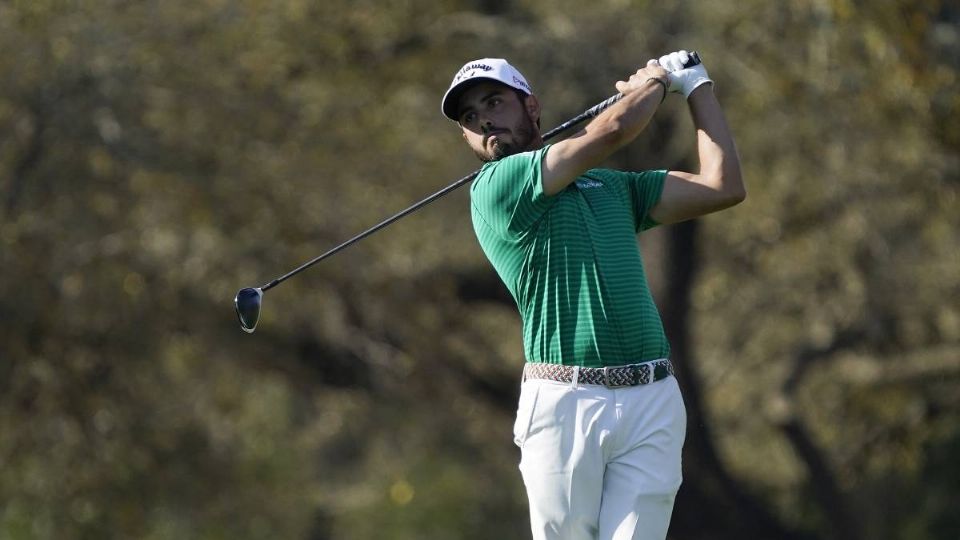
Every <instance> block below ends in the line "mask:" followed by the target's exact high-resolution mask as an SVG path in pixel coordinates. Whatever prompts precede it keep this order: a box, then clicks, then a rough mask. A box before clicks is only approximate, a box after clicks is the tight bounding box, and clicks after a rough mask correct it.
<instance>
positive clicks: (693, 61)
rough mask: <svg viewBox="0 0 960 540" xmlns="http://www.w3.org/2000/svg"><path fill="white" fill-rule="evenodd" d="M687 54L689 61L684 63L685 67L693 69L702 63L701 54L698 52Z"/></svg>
mask: <svg viewBox="0 0 960 540" xmlns="http://www.w3.org/2000/svg"><path fill="white" fill-rule="evenodd" d="M687 54H688V55H689V57H688V58H687V61H686V62H684V63H683V67H685V68H691V67H693V66H695V65H697V64H699V63H700V53H698V52H697V51H690V52H688V53H687Z"/></svg>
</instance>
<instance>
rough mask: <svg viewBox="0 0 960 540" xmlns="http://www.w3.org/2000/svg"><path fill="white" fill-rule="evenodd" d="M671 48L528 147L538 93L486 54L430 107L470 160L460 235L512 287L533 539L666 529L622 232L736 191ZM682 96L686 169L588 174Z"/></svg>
mask: <svg viewBox="0 0 960 540" xmlns="http://www.w3.org/2000/svg"><path fill="white" fill-rule="evenodd" d="M687 58H688V54H687V53H686V52H685V51H679V52H676V53H671V54H669V55H666V56H663V57H661V58H660V60H659V61H658V60H650V61H649V62H648V63H647V65H646V66H645V67H643V68H641V69H639V70H637V72H636V73H634V74H633V75H631V76H630V77H629V79H628V80H626V81H619V82H617V83H616V89H617V90H618V91H619V92H621V93H622V94H623V99H621V100H620V101H619V102H618V103H616V104H614V105H612V106H610V107H609V108H608V109H607V110H606V111H604V112H603V113H602V114H600V115H598V116H597V117H596V118H595V119H594V120H593V121H592V122H591V123H590V124H589V125H587V127H585V128H584V129H582V130H581V131H579V132H578V133H576V134H574V135H573V136H571V137H569V138H567V139H565V140H563V141H561V142H558V143H555V144H551V145H544V142H543V139H542V137H541V134H540V129H539V124H540V102H539V101H538V100H537V98H536V97H535V96H534V95H533V90H532V89H531V88H530V85H529V84H528V83H527V81H526V79H525V78H524V77H523V75H521V74H520V72H519V71H517V70H516V69H514V68H513V67H512V66H511V65H510V64H508V63H507V62H506V61H505V60H502V59H492V58H485V59H481V60H476V61H473V62H468V63H467V64H466V65H464V67H463V68H462V69H461V70H460V71H459V72H458V73H457V74H456V76H455V77H454V79H453V82H452V83H451V85H450V88H449V90H448V91H447V93H446V95H444V98H443V102H442V106H441V108H442V110H443V113H444V115H446V116H447V117H448V118H450V119H452V120H454V121H456V122H458V123H459V125H460V128H461V132H462V135H463V138H464V140H466V142H467V144H468V145H469V146H470V148H472V149H473V151H474V152H475V153H476V155H477V157H479V158H480V159H481V160H482V161H484V162H485V164H484V166H483V168H482V169H481V171H480V173H479V175H478V176H477V178H476V180H474V183H473V186H472V188H471V213H472V217H473V224H474V230H475V231H476V234H477V239H478V240H479V242H480V245H481V247H482V248H483V250H484V253H485V254H486V255H487V258H488V259H489V260H490V262H491V263H492V264H493V266H494V268H495V269H496V271H497V273H498V274H499V275H500V278H501V279H502V280H503V282H504V283H505V284H506V286H507V288H508V289H509V290H510V293H511V294H512V295H513V298H514V300H515V301H516V303H517V307H518V309H519V310H520V315H521V318H522V320H523V343H524V353H525V356H526V361H527V363H526V365H525V366H524V377H523V383H522V384H521V394H520V403H519V406H518V410H517V419H516V423H515V424H514V437H515V439H514V440H515V442H516V443H517V445H518V446H519V447H520V448H521V460H520V470H521V472H522V474H523V480H524V484H525V485H526V489H527V495H528V498H529V501H530V521H531V527H532V530H533V537H534V538H536V539H563V540H579V539H597V538H599V539H617V540H620V539H627V538H633V539H658V540H662V539H663V538H665V537H666V534H667V527H668V525H669V522H670V515H671V512H672V511H673V501H674V497H675V495H676V492H677V490H678V489H679V487H680V482H681V467H680V452H681V447H682V446H683V440H684V437H685V434H686V413H685V411H684V406H683V400H682V397H681V396H680V391H679V387H678V386H677V383H676V380H675V379H674V378H673V377H672V374H673V367H672V365H671V364H670V361H669V354H670V346H669V344H668V343H667V340H666V337H665V335H664V332H663V325H662V323H661V321H660V316H659V313H658V312H657V308H656V306H655V305H654V303H653V299H652V298H651V296H650V292H649V287H648V285H647V282H646V276H645V275H644V270H643V263H642V260H641V257H640V250H639V247H638V243H637V238H636V234H637V233H639V232H640V231H643V230H646V229H649V228H650V227H653V226H655V225H657V224H667V223H675V222H678V221H683V220H687V219H691V218H695V217H697V216H701V215H704V214H707V213H710V212H714V211H717V210H721V209H723V208H727V207H730V206H733V205H735V204H737V203H739V202H740V201H742V200H743V199H744V198H745V196H746V194H745V190H744V185H743V181H742V179H741V175H740V164H739V160H738V158H737V153H736V149H735V147H734V143H733V138H732V136H731V134H730V131H729V129H728V127H727V124H726V121H725V120H724V117H723V114H722V112H721V109H720V106H719V104H718V102H717V100H716V97H715V96H714V94H713V89H712V81H711V80H710V79H709V77H708V76H707V72H706V69H705V68H704V67H703V65H702V64H701V65H698V66H695V67H692V68H688V69H685V68H684V67H683V64H684V63H685V62H686V60H687ZM668 91H669V92H677V93H681V94H683V95H684V96H685V97H686V98H687V102H688V104H689V107H690V111H691V114H692V117H693V122H694V124H695V126H696V128H697V143H698V153H699V160H700V170H699V172H696V173H692V172H681V171H644V172H638V173H633V172H621V171H614V170H608V169H597V168H595V167H597V166H598V165H600V164H601V163H602V162H603V160H604V159H605V158H607V157H608V156H609V155H610V154H612V153H613V152H614V151H615V150H617V149H619V148H621V147H623V146H625V145H627V144H628V143H630V142H631V141H632V140H633V139H634V138H636V137H637V135H638V134H639V133H640V132H641V131H642V130H643V129H644V127H645V126H646V125H647V123H648V121H649V120H650V118H651V117H652V116H653V114H654V112H656V110H657V107H658V106H659V105H660V103H661V102H662V100H663V99H664V98H665V97H666V95H667V92H668Z"/></svg>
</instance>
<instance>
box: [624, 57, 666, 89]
mask: <svg viewBox="0 0 960 540" xmlns="http://www.w3.org/2000/svg"><path fill="white" fill-rule="evenodd" d="M668 75H669V74H668V73H667V70H666V69H664V68H663V67H662V66H660V64H658V63H657V61H656V60H650V61H649V62H647V66H646V67H643V68H640V69H638V70H637V72H636V73H634V74H633V75H631V76H630V79H629V80H627V81H617V84H616V86H617V91H618V92H620V93H621V94H624V95H626V94H629V93H630V92H633V91H635V90H639V89H640V88H644V87H646V86H647V85H649V84H651V83H650V82H648V81H650V79H656V80H657V81H659V82H660V83H663V88H664V90H666V88H667V87H668V86H669V85H670V82H669V79H668ZM653 84H656V83H653Z"/></svg>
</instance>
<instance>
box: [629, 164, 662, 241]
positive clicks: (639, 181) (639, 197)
mask: <svg viewBox="0 0 960 540" xmlns="http://www.w3.org/2000/svg"><path fill="white" fill-rule="evenodd" d="M627 175H628V178H627V185H628V186H629V188H630V198H631V201H632V203H633V216H634V222H635V223H636V224H637V231H638V232H639V231H645V230H647V229H651V228H653V227H656V226H657V225H659V223H657V222H656V220H654V219H653V218H651V217H650V211H651V210H653V207H655V206H656V205H657V203H658V202H660V196H661V195H662V194H663V183H664V181H665V180H666V177H667V171H665V170H660V171H641V172H631V173H627Z"/></svg>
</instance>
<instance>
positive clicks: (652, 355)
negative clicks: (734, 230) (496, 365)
mask: <svg viewBox="0 0 960 540" xmlns="http://www.w3.org/2000/svg"><path fill="white" fill-rule="evenodd" d="M548 149H549V146H547V147H545V148H542V149H540V150H536V151H532V152H524V153H520V154H515V155H512V156H508V157H505V158H503V159H501V160H499V161H495V162H491V163H487V164H485V165H484V166H483V168H482V169H481V170H480V174H479V175H478V176H477V178H476V180H474V182H473V186H472V187H471V189H470V201H471V215H472V217H473V227H474V231H475V232H476V234H477V239H478V240H479V242H480V246H481V248H483V251H484V253H485V254H486V256H487V258H488V259H489V260H490V262H491V263H492V264H493V267H494V268H495V269H496V271H497V273H498V274H499V275H500V279H502V280H503V282H504V283H505V284H506V286H507V288H508V289H509V290H510V294H512V295H513V298H514V300H515V301H516V303H517V308H518V309H519V310H520V317H521V319H522V320H523V347H524V354H525V356H526V359H527V361H528V362H547V363H552V364H567V365H576V366H585V367H602V366H618V365H624V364H632V363H637V362H644V361H647V360H655V359H659V358H667V357H668V356H669V354H670V345H669V343H667V339H666V336H665V335H664V332H663V324H662V322H661V321H660V314H659V312H658V311H657V307H656V305H655V304H654V302H653V298H652V297H651V295H650V288H649V286H648V285H647V278H646V275H645V274H644V270H643V260H642V259H641V257H640V246H639V244H638V242H637V237H636V235H637V233H638V232H640V231H642V230H646V229H649V228H650V227H653V226H655V225H656V224H657V223H656V222H655V221H654V220H652V219H651V218H650V217H649V215H648V214H649V212H650V209H651V208H653V206H654V205H656V203H657V201H659V200H660V194H661V192H662V190H663V182H664V177H665V176H666V171H644V172H636V173H634V172H621V171H614V170H610V169H591V170H589V171H587V172H586V173H585V174H583V175H582V176H581V177H580V178H578V179H577V180H576V182H574V183H571V184H570V185H569V186H568V187H567V188H566V189H565V190H564V191H562V192H561V193H558V194H556V195H553V196H548V195H546V194H544V192H543V186H542V183H541V162H542V160H543V156H544V155H545V154H546V152H547V151H548Z"/></svg>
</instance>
